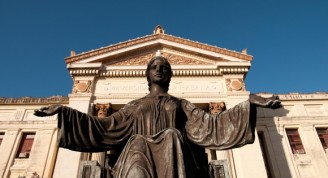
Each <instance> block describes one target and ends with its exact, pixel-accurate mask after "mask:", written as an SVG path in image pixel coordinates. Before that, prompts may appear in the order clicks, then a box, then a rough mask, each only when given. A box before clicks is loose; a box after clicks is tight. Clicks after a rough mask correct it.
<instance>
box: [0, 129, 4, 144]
mask: <svg viewBox="0 0 328 178" xmlns="http://www.w3.org/2000/svg"><path fill="white" fill-rule="evenodd" d="M4 136H5V133H2V132H0V146H1V143H2V140H3V137H4Z"/></svg>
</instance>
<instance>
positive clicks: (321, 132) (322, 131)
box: [316, 128, 328, 152]
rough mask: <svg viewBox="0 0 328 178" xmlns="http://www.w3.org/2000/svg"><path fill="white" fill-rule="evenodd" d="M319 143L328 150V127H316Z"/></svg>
mask: <svg viewBox="0 0 328 178" xmlns="http://www.w3.org/2000/svg"><path fill="white" fill-rule="evenodd" d="M316 130H317V133H318V136H319V139H320V142H321V145H322V147H323V149H324V150H325V152H328V128H316Z"/></svg>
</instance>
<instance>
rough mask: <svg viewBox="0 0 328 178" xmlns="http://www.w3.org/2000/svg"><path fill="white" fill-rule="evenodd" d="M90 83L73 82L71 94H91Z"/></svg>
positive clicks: (88, 81) (89, 81)
mask: <svg viewBox="0 0 328 178" xmlns="http://www.w3.org/2000/svg"><path fill="white" fill-rule="evenodd" d="M91 86H92V81H91V80H87V81H79V80H75V81H74V85H73V91H72V92H73V93H91Z"/></svg>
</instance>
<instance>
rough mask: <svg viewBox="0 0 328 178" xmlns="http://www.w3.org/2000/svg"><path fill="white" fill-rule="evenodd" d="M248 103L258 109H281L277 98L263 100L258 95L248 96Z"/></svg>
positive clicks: (274, 96) (273, 96)
mask: <svg viewBox="0 0 328 178" xmlns="http://www.w3.org/2000/svg"><path fill="white" fill-rule="evenodd" d="M249 101H250V102H251V104H254V105H256V106H259V107H264V108H271V109H277V108H280V107H281V101H280V99H279V97H278V96H276V95H272V96H271V97H269V98H263V97H261V96H258V95H250V98H249Z"/></svg>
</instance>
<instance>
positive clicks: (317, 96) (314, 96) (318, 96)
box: [256, 92, 328, 101]
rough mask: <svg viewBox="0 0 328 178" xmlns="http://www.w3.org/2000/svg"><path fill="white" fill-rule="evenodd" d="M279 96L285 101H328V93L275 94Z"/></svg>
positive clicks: (263, 94)
mask: <svg viewBox="0 0 328 178" xmlns="http://www.w3.org/2000/svg"><path fill="white" fill-rule="evenodd" d="M256 94H257V95H260V96H264V97H269V96H272V95H273V93H256ZM274 95H277V96H279V98H280V100H284V101H298V100H327V99H328V92H316V93H309V94H305V93H287V94H274Z"/></svg>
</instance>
